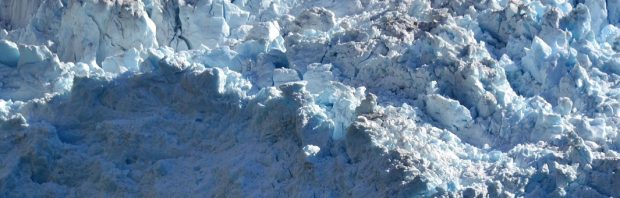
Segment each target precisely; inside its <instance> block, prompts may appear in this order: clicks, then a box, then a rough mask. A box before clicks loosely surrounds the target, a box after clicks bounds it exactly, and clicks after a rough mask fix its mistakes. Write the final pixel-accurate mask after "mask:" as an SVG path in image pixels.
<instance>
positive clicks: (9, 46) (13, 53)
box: [0, 40, 19, 67]
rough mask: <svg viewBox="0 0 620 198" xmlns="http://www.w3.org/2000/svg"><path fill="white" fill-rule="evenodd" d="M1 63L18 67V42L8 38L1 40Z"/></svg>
mask: <svg viewBox="0 0 620 198" xmlns="http://www.w3.org/2000/svg"><path fill="white" fill-rule="evenodd" d="M0 54H2V55H1V56H0V63H2V64H4V65H6V66H9V67H17V62H18V61H19V48H17V44H15V43H13V42H11V41H8V40H0Z"/></svg>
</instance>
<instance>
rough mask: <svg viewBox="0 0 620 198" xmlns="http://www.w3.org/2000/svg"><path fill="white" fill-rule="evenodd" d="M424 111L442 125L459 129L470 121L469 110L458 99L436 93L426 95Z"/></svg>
mask: <svg viewBox="0 0 620 198" xmlns="http://www.w3.org/2000/svg"><path fill="white" fill-rule="evenodd" d="M424 104H425V108H426V112H427V113H428V114H429V115H430V116H431V117H432V118H433V119H434V120H435V121H437V122H439V123H441V124H442V125H443V126H444V127H446V128H449V129H452V130H459V129H464V128H465V127H467V126H468V125H469V124H470V123H471V122H472V118H471V114H470V113H469V110H468V109H467V108H465V107H464V106H462V105H461V104H459V102H458V101H456V100H452V99H449V98H445V97H443V96H441V95H438V94H431V95H428V96H426V98H425V100H424Z"/></svg>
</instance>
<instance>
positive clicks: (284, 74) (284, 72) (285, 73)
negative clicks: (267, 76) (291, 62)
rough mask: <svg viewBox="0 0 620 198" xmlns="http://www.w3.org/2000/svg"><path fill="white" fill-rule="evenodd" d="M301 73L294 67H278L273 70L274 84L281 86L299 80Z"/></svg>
mask: <svg viewBox="0 0 620 198" xmlns="http://www.w3.org/2000/svg"><path fill="white" fill-rule="evenodd" d="M299 80H300V79H299V74H297V71H295V70H294V69H287V68H276V69H275V70H273V85H274V86H279V85H282V84H284V83H288V82H295V81H299Z"/></svg>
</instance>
